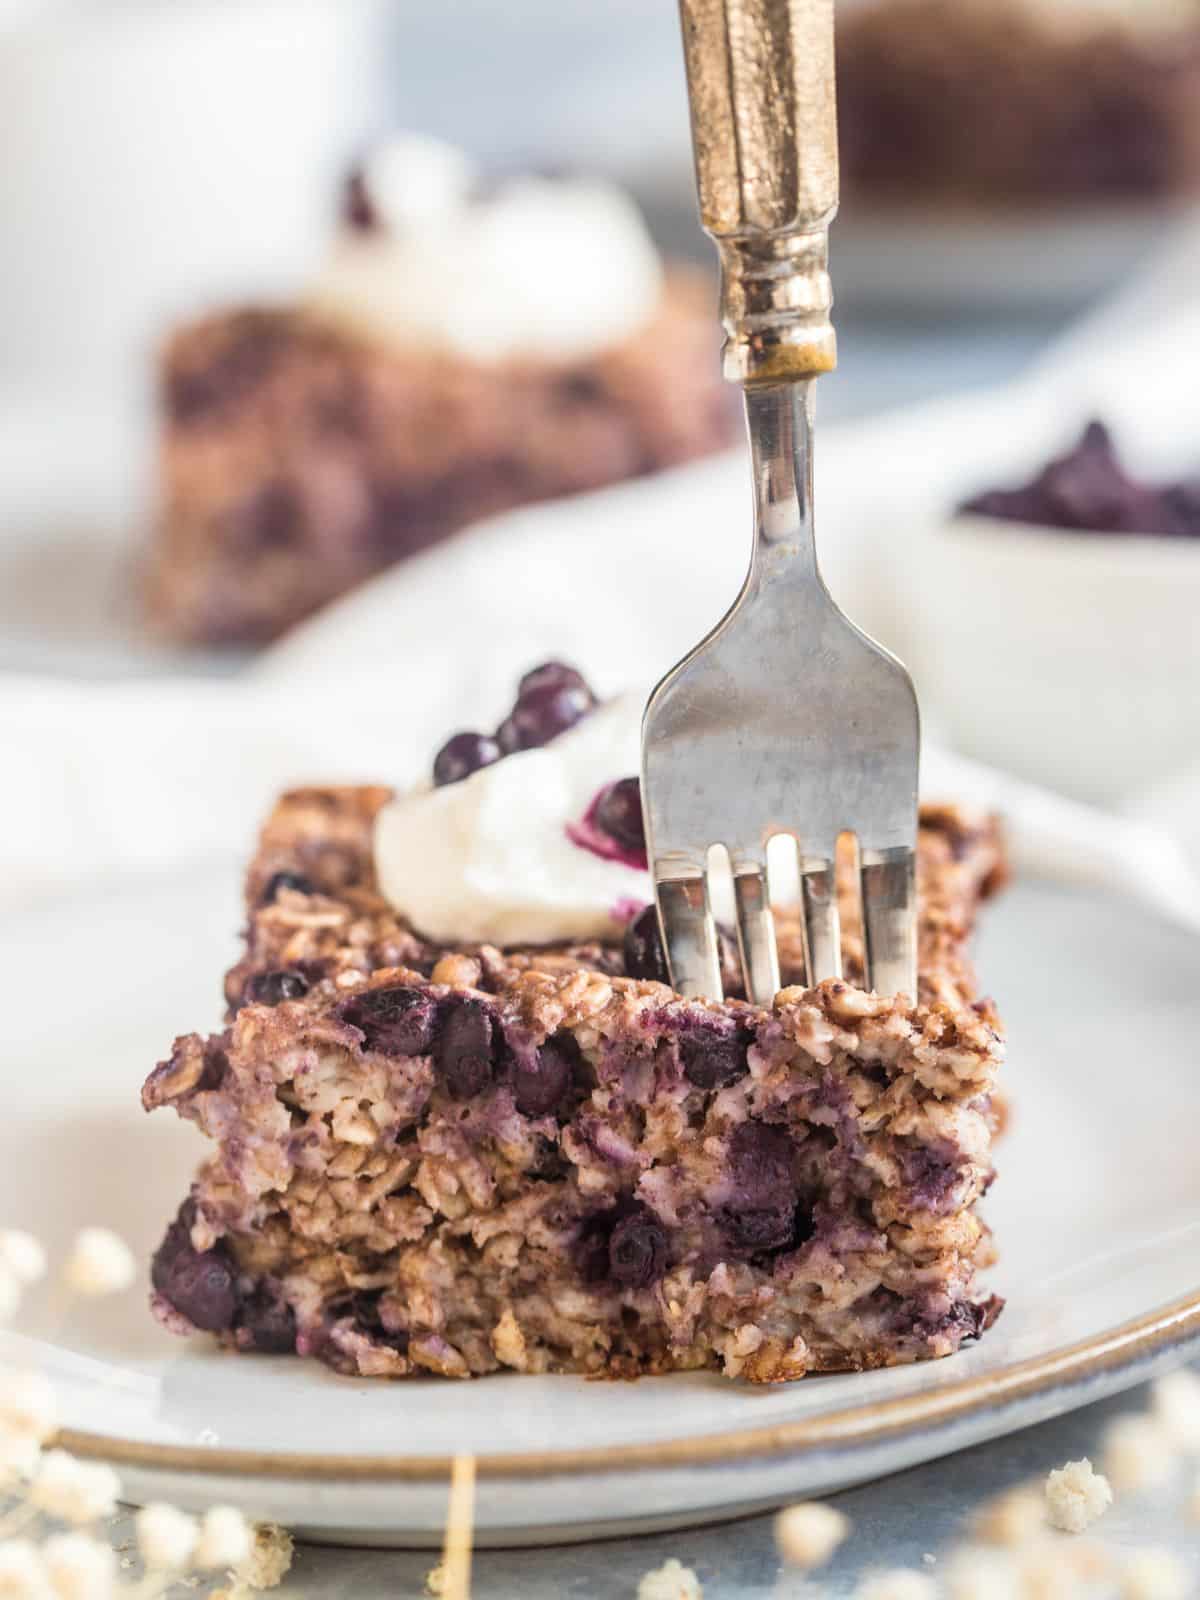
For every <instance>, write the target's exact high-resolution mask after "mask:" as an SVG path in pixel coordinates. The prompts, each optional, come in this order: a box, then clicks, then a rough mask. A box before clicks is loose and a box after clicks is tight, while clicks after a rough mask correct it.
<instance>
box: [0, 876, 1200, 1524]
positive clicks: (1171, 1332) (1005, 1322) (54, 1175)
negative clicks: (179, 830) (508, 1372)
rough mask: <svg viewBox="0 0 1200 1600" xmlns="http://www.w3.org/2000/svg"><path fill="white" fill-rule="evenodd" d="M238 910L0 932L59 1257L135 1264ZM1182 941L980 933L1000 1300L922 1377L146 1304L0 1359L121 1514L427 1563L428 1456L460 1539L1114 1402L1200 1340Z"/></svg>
mask: <svg viewBox="0 0 1200 1600" xmlns="http://www.w3.org/2000/svg"><path fill="white" fill-rule="evenodd" d="M237 922H238V913H237V908H236V875H235V872H234V869H233V867H232V865H230V866H229V867H228V868H226V867H219V868H213V869H211V870H209V871H207V872H204V873H196V872H192V873H191V874H189V875H176V876H173V877H170V878H166V877H161V878H154V879H149V878H146V879H142V880H140V881H130V882H127V883H126V884H124V885H123V886H122V887H120V888H116V887H114V888H113V889H112V890H110V891H107V892H103V891H92V892H90V893H89V894H87V895H82V894H81V895H78V896H76V897H74V898H72V899H71V900H69V901H61V902H59V903H57V904H55V905H53V906H50V907H47V908H45V909H44V910H43V911H39V912H38V913H36V914H33V915H29V916H25V917H23V918H20V919H13V920H12V921H11V922H10V925H9V927H8V928H6V930H5V933H4V944H5V949H4V951H3V967H2V970H3V971H4V972H5V973H6V975H7V979H8V984H9V987H8V990H7V993H8V1005H7V1006H6V1008H5V1012H6V1015H5V1034H6V1042H7V1058H6V1061H5V1065H4V1069H3V1070H4V1073H5V1076H6V1082H5V1085H4V1087H5V1095H4V1105H5V1136H4V1147H3V1148H4V1160H3V1162H2V1163H0V1221H4V1222H6V1223H11V1224H16V1225H22V1226H29V1227H33V1228H35V1229H36V1230H37V1231H38V1232H39V1233H40V1234H41V1235H42V1236H43V1237H44V1238H45V1239H46V1240H47V1242H48V1243H49V1244H51V1245H52V1246H55V1247H56V1248H58V1247H61V1246H62V1245H63V1244H64V1243H65V1242H66V1240H67V1239H68V1238H69V1236H70V1234H71V1232H72V1230H73V1229H74V1228H75V1227H77V1226H78V1225H79V1224H81V1223H82V1222H85V1221H96V1222H103V1223H106V1224H110V1225H112V1226H115V1227H116V1228H118V1229H120V1230H121V1231H122V1232H123V1233H124V1234H125V1235H126V1236H127V1237H129V1239H130V1240H131V1241H132V1242H133V1243H134V1244H135V1245H136V1247H137V1249H138V1250H139V1251H140V1252H142V1253H147V1252H148V1251H149V1250H150V1249H151V1248H152V1246H153V1244H154V1243H155V1242H156V1240H157V1239H158V1237H159V1236H160V1234H161V1232H162V1229H163V1226H164V1223H165V1222H166V1220H167V1219H168V1217H169V1216H171V1215H172V1214H173V1212H174V1210H175V1207H176V1205H177V1204H178V1202H179V1200H180V1198H181V1196H182V1194H183V1192H184V1190H185V1187H186V1185H187V1182H188V1176H189V1173H190V1170H191V1167H192V1164H193V1162H194V1160H195V1158H196V1156H197V1154H198V1153H199V1149H200V1145H201V1141H200V1140H199V1139H198V1138H197V1136H196V1135H195V1134H194V1133H193V1132H192V1130H190V1129H189V1128H187V1127H185V1126H184V1125H183V1124H181V1123H179V1122H178V1121H176V1120H175V1119H173V1118H171V1117H169V1116H166V1115H163V1114H161V1113H160V1114H159V1115H157V1116H155V1117H154V1118H153V1119H150V1118H145V1117H144V1116H143V1115H142V1112H141V1110H140V1108H139V1105H138V1099H137V1095H138V1088H139V1085H140V1082H141V1078H142V1076H143V1073H144V1072H145V1070H146V1069H147V1067H148V1066H150V1065H152V1064H153V1062H154V1060H155V1059H156V1058H157V1057H158V1056H161V1055H162V1054H163V1053H164V1052H165V1051H166V1049H167V1048H168V1046H169V1044H170V1041H171V1038H172V1035H173V1034H174V1033H176V1032H179V1031H181V1030H185V1029H188V1028H191V1027H197V1026H204V1025H205V1024H207V1023H210V1022H211V1021H212V1019H213V1018H214V1017H215V1016H216V1014H217V1000H216V992H217V983H218V977H219V974H220V972H221V970H222V968H223V965H224V963H225V961H226V958H227V957H228V956H229V954H230V953H231V952H232V949H233V946H234V937H233V936H234V931H235V929H236V926H237ZM1197 954H1198V951H1197V946H1196V944H1195V943H1194V942H1193V941H1190V940H1189V939H1187V938H1186V937H1185V936H1183V935H1180V934H1178V933H1175V932H1172V931H1170V930H1167V929H1164V928H1161V927H1159V926H1157V925H1155V924H1152V923H1150V922H1148V921H1146V920H1144V919H1143V918H1142V916H1141V914H1140V913H1138V912H1135V911H1131V910H1129V909H1128V908H1125V907H1118V906H1116V905H1115V904H1112V903H1109V902H1106V901H1103V900H1098V899H1087V898H1080V897H1078V896H1071V895H1069V894H1067V893H1065V892H1063V891H1059V890H1050V889H1046V888H1039V887H1025V888H1023V889H1019V890H1017V891H1016V892H1015V893H1013V894H1012V895H1011V896H1010V897H1008V898H1007V899H1006V900H1005V901H1003V902H1002V903H1001V905H1000V906H998V907H997V908H996V909H995V910H994V911H993V912H992V915H991V919H990V922H989V925H988V929H987V933H986V937H985V939H984V941H983V948H982V950H981V968H982V970H983V972H984V973H985V974H986V976H987V980H988V983H989V985H990V986H991V987H992V988H993V990H994V992H995V993H996V994H997V995H998V996H1000V998H1001V1001H1002V1003H1003V1006H1004V1009H1005V1011H1006V1014H1007V1016H1008V1018H1009V1022H1010V1029H1011V1035H1012V1037H1011V1054H1012V1068H1011V1073H1010V1077H1009V1088H1010V1090H1011V1093H1012V1096H1013V1099H1014V1102H1015V1108H1016V1109H1015V1114H1014V1119H1013V1127H1012V1131H1011V1133H1010V1135H1009V1137H1008V1138H1007V1140H1006V1142H1005V1144H1004V1146H1003V1151H1002V1154H1001V1158H1000V1164H1001V1169H1002V1170H1001V1177H1000V1181H999V1183H998V1184H997V1185H996V1188H995V1190H994V1191H993V1194H992V1197H991V1198H990V1199H989V1215H990V1217H991V1219H992V1220H993V1222H994V1224H995V1227H996V1230H997V1234H998V1236H999V1241H1000V1245H1001V1248H1002V1252H1003V1270H1002V1271H1001V1272H999V1273H998V1274H997V1285H998V1287H999V1288H1001V1290H1002V1291H1003V1292H1004V1293H1006V1294H1007V1295H1008V1296H1009V1300H1010V1303H1009V1306H1008V1309H1007V1311H1006V1312H1005V1313H1004V1315H1003V1316H1002V1317H1001V1319H1000V1321H999V1323H998V1324H997V1325H996V1327H995V1328H994V1329H993V1330H992V1332H991V1334H990V1335H989V1336H988V1337H987V1338H986V1339H985V1340H984V1341H983V1342H982V1344H980V1345H978V1346H976V1347H974V1348H973V1349H970V1350H968V1351H966V1352H964V1353H962V1354H961V1355H959V1356H957V1357H955V1358H953V1359H951V1360H949V1361H944V1362H939V1363H933V1364H927V1365H922V1366H919V1367H912V1368H907V1369H903V1370H897V1371H890V1372H875V1373H869V1374H864V1375H858V1376H846V1377H834V1378H826V1379H810V1380H808V1381H807V1382H803V1383H799V1384H793V1385H790V1386H788V1385H785V1386H782V1387H779V1388H772V1389H768V1390H764V1391H755V1390H751V1389H749V1388H746V1387H740V1386H738V1385H736V1384H731V1383H728V1382H726V1381H725V1380H723V1379H719V1378H716V1377H710V1376H680V1377H676V1378H666V1379H646V1380H643V1381H642V1382H640V1383H637V1384H588V1383H584V1382H580V1381H577V1380H575V1379H572V1378H523V1377H517V1376H512V1377H497V1378H489V1379H485V1380H483V1381H481V1382H478V1383H469V1384H449V1383H445V1382H443V1381H439V1380H429V1381H421V1380H414V1381H412V1382H407V1383H397V1384H386V1383H379V1382H376V1383H367V1382H357V1381H352V1380H349V1379H345V1378H338V1377H336V1376H334V1375H333V1374H331V1373H329V1372H327V1371H325V1370H324V1369H323V1368H321V1367H319V1366H316V1365H312V1364H308V1363H302V1362H299V1361H295V1360H291V1359H287V1358H279V1359H267V1358H257V1359H255V1358H243V1357H234V1356H229V1355H224V1354H221V1353H219V1352H215V1351H213V1350H212V1349H211V1348H209V1347H208V1346H207V1345H206V1344H204V1343H202V1342H197V1343H195V1344H190V1345H189V1344H184V1343H180V1342H178V1341H176V1340H174V1339H172V1338H170V1337H168V1336H167V1335H166V1334H164V1333H162V1332H160V1331H159V1330H158V1329H157V1328H156V1327H155V1325H154V1324H153V1323H152V1321H151V1320H150V1317H149V1315H148V1313H147V1312H146V1310H145V1304H144V1295H143V1294H142V1292H141V1291H140V1290H139V1291H138V1292H137V1293H135V1294H133V1295H131V1296H129V1297H127V1298H123V1299H122V1300H121V1301H120V1302H93V1303H91V1304H89V1305H88V1306H87V1307H86V1308H85V1309H83V1310H79V1311H77V1312H75V1313H70V1314H68V1315H67V1316H66V1318H65V1320H63V1319H62V1316H61V1312H60V1313H59V1314H58V1320H57V1323H56V1321H55V1317H54V1314H53V1313H52V1311H51V1307H50V1306H49V1305H48V1304H46V1303H40V1302H39V1301H38V1300H36V1299H35V1300H34V1301H33V1302H32V1303H31V1305H30V1308H29V1314H28V1315H27V1316H26V1317H25V1318H24V1319H23V1322H22V1331H21V1332H20V1333H16V1332H14V1333H10V1334H7V1335H5V1336H4V1338H3V1340H0V1360H4V1361H12V1360H20V1361H28V1362H37V1363H40V1364H42V1365H43V1366H44V1367H45V1368H46V1369H47V1370H48V1371H49V1372H50V1374H51V1375H52V1377H53V1378H54V1380H55V1382H56V1383H57V1385H58V1387H59V1390H60V1394H61V1400H62V1406H63V1410H64V1413H65V1420H66V1424H67V1429H68V1440H67V1442H68V1443H69V1444H70V1445H71V1446H72V1448H75V1449H77V1450H82V1451H85V1452H88V1453H90V1454H94V1455H98V1456H102V1457H106V1458H108V1459H111V1460H112V1461H114V1462H115V1463H117V1464H118V1466H119V1467H120V1470H121V1472H122V1475H123V1478H124V1482H125V1485H126V1490H127V1493H128V1495H129V1496H130V1497H131V1498H133V1499H144V1498H147V1497H151V1496H154V1497H158V1496H167V1497H169V1498H171V1499H173V1500H175V1501H177V1502H180V1503H183V1504H185V1505H199V1504H203V1503H205V1502H211V1501H213V1500H219V1499H227V1498H228V1499H234V1500H236V1501H237V1503H239V1504H241V1505H243V1506H245V1507H246V1508H247V1510H249V1511H252V1512H254V1513H256V1514H258V1515H262V1516H269V1517H273V1518H276V1519H278V1520H280V1521H283V1522H285V1523H287V1524H288V1525H289V1526H291V1527H292V1528H294V1529H297V1530H301V1531H304V1532H307V1533H309V1534H315V1535H317V1536H319V1537H324V1538H327V1539H332V1540H337V1541H344V1542H372V1543H389V1542H390V1543H396V1544H406V1543H407V1544H415V1543H435V1542H437V1540H438V1537H439V1530H440V1528H441V1525H442V1521H443V1517H444V1512H445V1486H446V1472H447V1458H448V1456H449V1455H450V1454H451V1453H453V1452H458V1451H470V1452H473V1453H474V1454H476V1455H477V1456H478V1457H479V1458H480V1483H479V1493H478V1527H479V1535H480V1539H481V1542H484V1543H489V1542H490V1543H522V1542H545V1541H548V1540H562V1539H580V1538H587V1537H595V1536H597V1535H603V1534H606V1533H609V1534H615V1533H618V1532H631V1531H640V1530H649V1529H652V1528H657V1527H664V1526H669V1525H671V1524H672V1523H684V1522H701V1521H706V1520H715V1519H718V1518H722V1517H727V1516H730V1515H732V1514H734V1513H736V1512H739V1511H744V1510H748V1509H750V1508H753V1507H761V1506H766V1505H769V1504H771V1503H774V1502H778V1501H781V1500H783V1499H786V1498H788V1497H790V1496H794V1495H798V1494H808V1493H819V1492H823V1491H828V1490H830V1489H832V1488H835V1487H839V1486H845V1485H848V1484H851V1483H855V1482H858V1481H861V1480H863V1479H865V1478H868V1477H871V1476H874V1475H878V1474H880V1473H885V1472H892V1471H895V1470H897V1469H899V1468H901V1467H905V1466H908V1465H911V1464H913V1463H915V1462H919V1461H922V1460H926V1459H929V1458H931V1457H933V1456H937V1455H941V1454H944V1453H946V1452H948V1451H951V1450H955V1449H959V1448H961V1447H962V1446H964V1445H967V1444H971V1443H974V1442H977V1441H979V1440H982V1439H986V1438H989V1437H992V1436H995V1435H999V1434H1002V1433H1004V1432H1006V1431H1008V1430H1011V1429H1013V1428H1016V1427H1019V1426H1021V1425H1023V1424H1026V1423H1030V1422H1033V1421H1036V1420H1040V1419H1042V1418H1045V1417H1048V1416H1051V1415H1054V1414H1055V1413H1058V1412H1061V1411H1064V1410H1066V1409H1068V1408H1070V1407H1072V1406H1075V1405H1079V1404H1081V1403H1083V1402H1084V1401H1087V1400H1093V1399H1096V1398H1098V1397H1099V1396H1101V1395H1103V1394H1106V1393H1109V1392H1111V1391H1114V1390H1116V1389H1119V1388H1121V1387H1123V1386H1127V1385H1130V1384H1132V1383H1134V1382H1136V1381H1138V1380H1140V1379H1142V1378H1144V1377H1146V1376H1147V1375H1148V1374H1149V1373H1150V1372H1152V1371H1154V1370H1156V1369H1157V1368H1160V1367H1163V1366H1166V1365H1170V1364H1172V1363H1174V1362H1177V1361H1179V1360H1182V1359H1183V1357H1184V1355H1185V1354H1186V1353H1187V1351H1188V1350H1189V1348H1190V1347H1191V1346H1192V1345H1194V1344H1196V1343H1197V1342H1200V1292H1198V1286H1200V1209H1198V1207H1197V1201H1198V1199H1200V1194H1198V1187H1197V1177H1196V1167H1195V1159H1194V1151H1193V1139H1194V1132H1195V1128H1196V1126H1197V1124H1198V1122H1200V1072H1198V1071H1197V1049H1196V1041H1197V1039H1198V1038H1200V994H1198V986H1197V982H1196V976H1197Z"/></svg>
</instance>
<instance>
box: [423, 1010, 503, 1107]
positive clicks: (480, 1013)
mask: <svg viewBox="0 0 1200 1600" xmlns="http://www.w3.org/2000/svg"><path fill="white" fill-rule="evenodd" d="M495 1035H496V1025H495V1023H494V1022H493V1020H492V1014H491V1012H490V1011H489V1010H488V1008H487V1007H486V1006H485V1005H484V1004H483V1002H482V1001H480V1000H460V1001H459V1002H458V1003H457V1004H456V1005H455V1006H454V1008H453V1010H451V1011H450V1012H449V1014H448V1015H447V1016H446V1018H445V1020H444V1021H443V1023H442V1026H441V1029H440V1032H439V1035H438V1039H437V1043H436V1045H435V1047H434V1054H433V1059H434V1065H435V1066H436V1067H437V1070H438V1073H439V1075H440V1077H441V1079H442V1082H443V1083H444V1084H445V1085H446V1089H447V1090H448V1092H449V1093H450V1094H451V1095H452V1096H453V1098H454V1099H455V1100H470V1099H473V1098H474V1096H475V1095H477V1094H482V1092H483V1091H484V1089H486V1088H487V1086H488V1084H489V1083H490V1082H491V1080H492V1065H493V1061H494V1058H495V1051H496V1038H495Z"/></svg>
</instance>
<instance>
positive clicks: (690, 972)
mask: <svg viewBox="0 0 1200 1600" xmlns="http://www.w3.org/2000/svg"><path fill="white" fill-rule="evenodd" d="M655 889H656V892H657V896H658V924H659V927H660V929H661V930H662V938H663V949H664V950H665V951H666V955H667V967H668V969H669V970H670V974H671V987H672V988H673V989H675V990H677V991H678V992H679V993H680V994H681V995H684V996H686V997H687V998H688V999H689V1000H696V999H707V1000H722V999H724V987H723V985H722V983H721V957H720V952H719V950H718V946H717V928H716V924H715V922H714V921H713V914H712V907H711V906H710V905H709V902H708V879H707V878H706V877H705V875H704V874H703V873H702V872H698V873H695V874H694V875H692V876H689V877H684V878H666V879H663V880H661V881H659V882H658V883H657V884H656V885H655Z"/></svg>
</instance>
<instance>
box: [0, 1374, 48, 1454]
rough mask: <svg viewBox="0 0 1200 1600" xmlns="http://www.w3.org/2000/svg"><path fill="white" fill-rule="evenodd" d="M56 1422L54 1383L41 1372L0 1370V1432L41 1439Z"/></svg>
mask: <svg viewBox="0 0 1200 1600" xmlns="http://www.w3.org/2000/svg"><path fill="white" fill-rule="evenodd" d="M57 1426H58V1402H57V1400H56V1399H55V1395H54V1386H53V1384H51V1383H50V1382H49V1380H48V1379H46V1378H44V1377H43V1376H42V1375H41V1373H40V1372H20V1371H18V1370H16V1369H15V1368H6V1369H4V1370H0V1432H4V1433H7V1434H16V1435H17V1436H18V1437H19V1438H24V1439H33V1440H34V1441H35V1442H36V1443H39V1444H40V1443H41V1441H42V1440H43V1439H48V1438H49V1436H50V1435H51V1434H52V1433H53V1432H54V1430H55V1428H56V1427H57Z"/></svg>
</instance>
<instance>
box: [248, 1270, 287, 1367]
mask: <svg viewBox="0 0 1200 1600" xmlns="http://www.w3.org/2000/svg"><path fill="white" fill-rule="evenodd" d="M237 1325H238V1332H239V1334H241V1335H242V1338H241V1339H239V1341H238V1342H239V1343H245V1344H246V1345H248V1346H249V1348H250V1349H251V1350H257V1351H258V1352H259V1353H260V1354H262V1355H269V1356H282V1355H290V1354H291V1353H292V1351H293V1350H295V1348H296V1314H295V1312H294V1311H293V1310H292V1308H291V1306H290V1305H288V1303H287V1301H286V1300H285V1299H284V1298H283V1296H282V1294H280V1293H279V1291H278V1289H272V1288H269V1287H267V1286H266V1285H263V1284H259V1285H258V1286H257V1287H256V1288H255V1289H253V1290H252V1291H251V1292H250V1293H249V1294H248V1295H246V1296H245V1298H244V1299H243V1301H242V1305H241V1310H240V1311H239V1312H238V1319H237Z"/></svg>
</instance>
